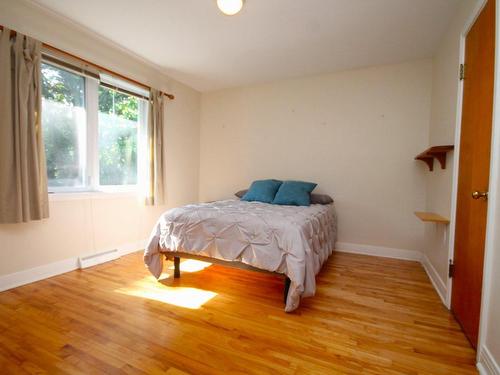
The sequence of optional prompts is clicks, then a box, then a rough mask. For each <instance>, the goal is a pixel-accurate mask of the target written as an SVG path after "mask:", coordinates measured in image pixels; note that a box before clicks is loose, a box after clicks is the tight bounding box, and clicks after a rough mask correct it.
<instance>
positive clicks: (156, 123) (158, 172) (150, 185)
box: [144, 88, 165, 206]
mask: <svg viewBox="0 0 500 375" xmlns="http://www.w3.org/2000/svg"><path fill="white" fill-rule="evenodd" d="M149 97H150V99H149V117H148V125H147V130H146V135H145V138H146V139H145V142H146V147H145V149H146V154H147V162H146V164H147V171H146V177H145V178H144V183H145V184H146V186H145V189H144V190H145V192H144V193H145V194H144V195H145V196H144V202H145V204H146V205H151V206H153V205H154V206H158V205H162V204H164V203H165V185H164V163H165V150H164V145H163V132H164V123H163V122H164V121H163V116H164V107H165V105H164V97H163V93H162V92H161V91H159V90H156V89H153V88H152V89H151V91H150V96H149Z"/></svg>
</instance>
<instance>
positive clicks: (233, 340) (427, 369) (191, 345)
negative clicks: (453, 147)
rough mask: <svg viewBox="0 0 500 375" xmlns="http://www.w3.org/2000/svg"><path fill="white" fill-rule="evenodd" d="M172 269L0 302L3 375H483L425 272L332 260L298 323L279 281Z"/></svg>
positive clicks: (52, 282)
mask: <svg viewBox="0 0 500 375" xmlns="http://www.w3.org/2000/svg"><path fill="white" fill-rule="evenodd" d="M170 268H171V264H167V267H166V269H167V271H168V272H167V273H166V274H165V275H164V276H163V278H162V279H161V280H160V281H159V282H158V281H156V280H155V279H154V278H153V277H152V276H151V275H149V274H148V272H147V270H146V269H145V267H144V265H143V262H142V255H141V253H134V254H131V255H128V256H125V257H122V258H120V259H118V260H116V261H113V262H110V263H106V264H103V265H100V266H96V267H92V268H89V269H86V270H79V271H74V272H69V273H67V274H64V275H60V276H56V277H53V278H50V279H47V280H43V281H40V282H37V283H33V284H29V285H26V286H23V287H19V288H15V289H12V290H9V291H6V292H2V293H0V368H1V369H2V374H4V373H5V374H17V373H19V374H42V373H49V374H58V373H61V374H164V373H167V374H172V375H178V374H179V375H180V374H220V373H231V374H276V373H280V374H476V373H477V372H476V369H475V352H474V351H473V349H472V348H471V347H470V345H469V343H468V341H467V340H466V338H465V336H464V335H463V333H462V331H461V330H460V327H459V326H458V324H457V323H456V321H455V320H454V319H453V317H452V316H451V314H450V313H449V312H448V311H447V310H446V308H444V306H442V304H441V302H440V300H439V297H438V296H437V294H436V293H435V291H434V289H433V287H432V285H431V283H430V281H429V279H428V278H427V275H426V274H425V271H424V270H423V269H422V267H421V265H420V264H419V263H416V262H409V261H401V260H394V259H387V258H376V257H369V256H362V255H354V254H345V253H335V254H334V255H333V256H332V258H331V259H330V260H329V261H328V263H327V264H326V265H325V266H324V268H323V270H322V271H321V273H320V274H319V275H318V277H317V293H316V296H314V297H312V298H308V299H304V300H303V301H302V304H301V306H300V308H299V309H298V310H297V311H295V312H294V313H291V314H287V313H285V312H284V311H283V305H282V288H283V281H282V279H281V278H280V277H277V276H272V275H266V274H260V273H255V272H250V271H243V270H236V269H229V268H225V267H222V266H216V265H213V266H208V267H207V266H206V265H205V268H203V267H200V269H199V270H198V271H196V270H194V272H182V276H181V278H180V279H174V278H173V277H172V276H173V269H170ZM181 269H182V265H181Z"/></svg>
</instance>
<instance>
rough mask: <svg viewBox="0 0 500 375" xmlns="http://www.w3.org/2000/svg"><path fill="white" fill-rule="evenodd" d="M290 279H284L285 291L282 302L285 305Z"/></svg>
mask: <svg viewBox="0 0 500 375" xmlns="http://www.w3.org/2000/svg"><path fill="white" fill-rule="evenodd" d="M290 282H291V281H290V278H289V277H288V276H287V277H286V278H285V290H284V291H283V302H284V303H285V305H286V299H287V298H288V290H289V289H290Z"/></svg>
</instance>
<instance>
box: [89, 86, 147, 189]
mask: <svg viewBox="0 0 500 375" xmlns="http://www.w3.org/2000/svg"><path fill="white" fill-rule="evenodd" d="M139 117H140V116H139V99H138V98H136V97H135V96H131V95H126V94H122V93H119V92H117V91H115V90H111V89H108V88H106V87H103V86H99V131H98V132H99V184H100V185H136V184H137V131H138V129H139V121H140V119H139Z"/></svg>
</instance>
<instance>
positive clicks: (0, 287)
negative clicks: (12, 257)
mask: <svg viewBox="0 0 500 375" xmlns="http://www.w3.org/2000/svg"><path fill="white" fill-rule="evenodd" d="M145 244H146V240H144V241H138V242H132V243H127V244H124V245H122V246H118V251H119V253H120V256H122V255H126V254H130V253H133V252H136V251H140V250H142V249H144V245H145ZM78 268H79V263H78V257H74V258H69V259H64V260H60V261H57V262H53V263H49V264H44V265H42V266H38V267H34V268H30V269H27V270H24V271H19V272H14V273H11V274H8V275H4V276H0V292H3V291H4V290H8V289H12V288H16V287H18V286H21V285H26V284H30V283H33V282H35V281H40V280H43V279H48V278H49V277H53V276H57V275H61V274H63V273H66V272H70V271H74V270H76V269H78Z"/></svg>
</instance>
